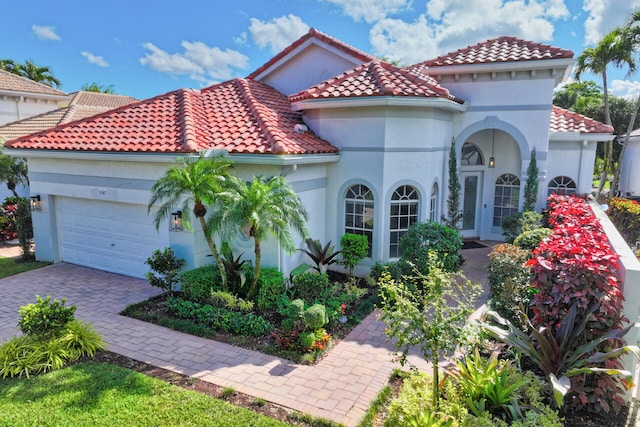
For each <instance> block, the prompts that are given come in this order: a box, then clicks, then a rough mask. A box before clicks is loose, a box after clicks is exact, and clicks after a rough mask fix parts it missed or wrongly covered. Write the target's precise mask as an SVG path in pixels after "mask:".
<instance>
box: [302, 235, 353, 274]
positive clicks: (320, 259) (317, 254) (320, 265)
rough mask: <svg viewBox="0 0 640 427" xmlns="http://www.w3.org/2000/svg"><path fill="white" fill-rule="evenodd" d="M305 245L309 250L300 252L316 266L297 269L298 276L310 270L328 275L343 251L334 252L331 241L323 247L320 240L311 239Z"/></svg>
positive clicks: (303, 265)
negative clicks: (331, 266)
mask: <svg viewBox="0 0 640 427" xmlns="http://www.w3.org/2000/svg"><path fill="white" fill-rule="evenodd" d="M305 243H306V244H307V249H298V250H299V251H302V252H304V253H305V254H307V255H308V256H309V258H311V260H312V261H313V262H314V264H315V266H310V265H308V264H302V265H301V266H300V267H297V268H296V269H295V271H296V273H297V274H301V273H303V272H304V271H306V270H308V269H309V268H313V269H315V270H316V271H317V272H318V273H320V274H326V273H327V271H329V266H330V265H332V264H335V263H337V262H338V261H339V259H338V258H337V256H338V255H340V253H342V251H334V250H333V246H331V240H329V243H327V244H326V245H324V246H322V244H321V243H320V240H313V239H312V238H310V237H309V238H307V239H306V240H305ZM292 274H293V273H292Z"/></svg>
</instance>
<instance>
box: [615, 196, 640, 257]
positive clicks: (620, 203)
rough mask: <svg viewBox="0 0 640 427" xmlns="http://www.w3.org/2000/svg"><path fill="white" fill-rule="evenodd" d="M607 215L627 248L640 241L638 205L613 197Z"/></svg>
mask: <svg viewBox="0 0 640 427" xmlns="http://www.w3.org/2000/svg"><path fill="white" fill-rule="evenodd" d="M607 215H608V216H609V218H610V219H611V222H613V223H614V224H615V226H616V228H617V229H618V231H619V232H620V234H621V235H622V237H623V238H624V240H625V241H626V242H627V243H628V244H629V246H635V244H636V242H637V241H639V240H640V203H638V202H636V201H635V200H629V199H621V198H618V197H613V198H611V199H610V200H609V208H608V209H607Z"/></svg>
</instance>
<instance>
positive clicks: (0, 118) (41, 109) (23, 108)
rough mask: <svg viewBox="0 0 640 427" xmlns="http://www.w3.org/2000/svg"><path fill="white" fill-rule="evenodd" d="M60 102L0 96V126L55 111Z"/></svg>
mask: <svg viewBox="0 0 640 427" xmlns="http://www.w3.org/2000/svg"><path fill="white" fill-rule="evenodd" d="M61 102H62V101H59V100H45V99H37V98H24V97H17V96H16V97H14V96H7V97H1V96H0V126H2V125H4V124H7V123H11V122H15V121H17V120H22V119H26V118H29V117H32V116H35V115H38V114H42V113H46V112H48V111H51V110H55V109H56V108H58V106H59V105H60V103H61Z"/></svg>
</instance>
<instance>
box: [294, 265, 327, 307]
mask: <svg viewBox="0 0 640 427" xmlns="http://www.w3.org/2000/svg"><path fill="white" fill-rule="evenodd" d="M329 286H331V284H330V283H329V276H327V275H326V274H317V273H312V272H308V273H303V274H299V275H297V276H296V277H295V278H294V279H293V289H292V290H293V296H294V298H300V299H302V300H304V301H305V302H306V303H307V304H312V303H313V302H314V301H315V300H316V299H318V297H320V295H322V293H323V292H324V291H325V290H326V289H327V288H328V287H329Z"/></svg>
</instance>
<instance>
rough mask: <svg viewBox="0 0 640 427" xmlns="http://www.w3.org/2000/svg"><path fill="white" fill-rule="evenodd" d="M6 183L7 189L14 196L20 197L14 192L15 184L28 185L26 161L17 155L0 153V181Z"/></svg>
mask: <svg viewBox="0 0 640 427" xmlns="http://www.w3.org/2000/svg"><path fill="white" fill-rule="evenodd" d="M2 181H3V182H6V183H7V189H9V191H11V192H12V193H13V196H14V197H20V196H19V195H18V193H17V192H16V186H17V184H22V185H29V177H28V171H27V163H26V162H25V161H23V160H22V159H19V158H17V157H10V156H7V155H5V154H0V182H2Z"/></svg>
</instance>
